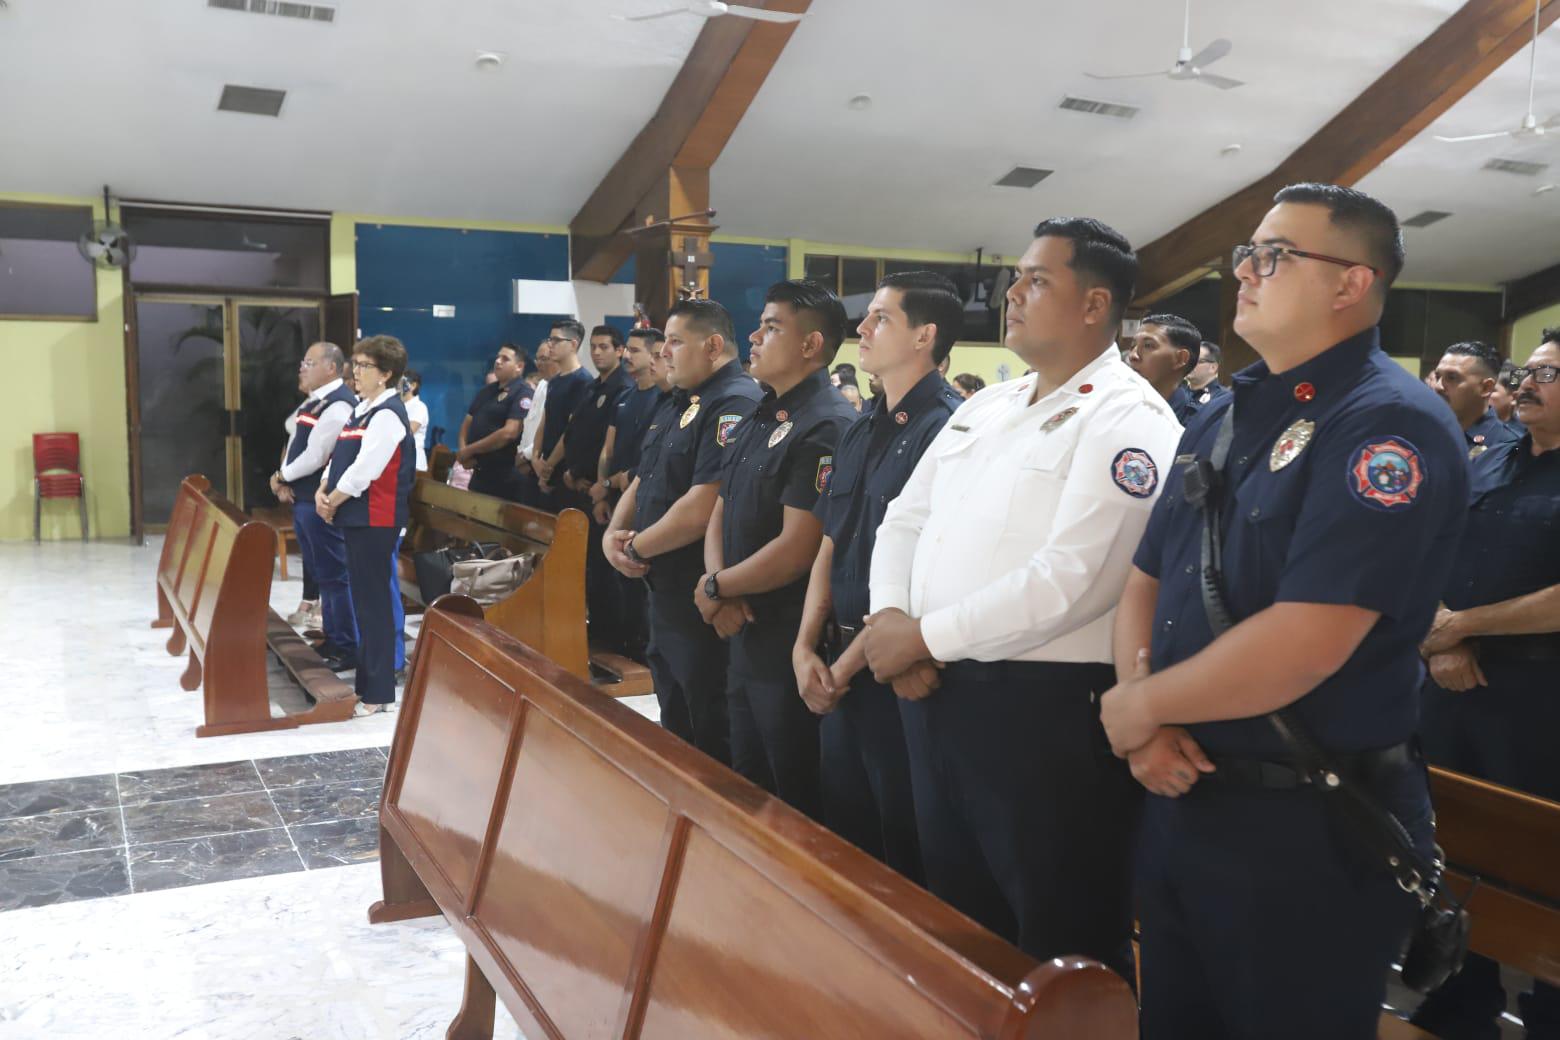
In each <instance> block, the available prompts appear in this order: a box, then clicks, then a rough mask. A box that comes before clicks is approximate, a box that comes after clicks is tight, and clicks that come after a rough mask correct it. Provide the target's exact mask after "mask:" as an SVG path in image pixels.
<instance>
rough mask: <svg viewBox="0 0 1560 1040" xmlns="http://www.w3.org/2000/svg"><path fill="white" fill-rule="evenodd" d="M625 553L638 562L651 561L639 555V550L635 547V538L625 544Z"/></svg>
mask: <svg viewBox="0 0 1560 1040" xmlns="http://www.w3.org/2000/svg"><path fill="white" fill-rule="evenodd" d="M623 555H624V556H627V557H628V558H629V559H630V560H632V561H633V562H635V563H638V564H646V563H649V562H650V561H649V560H647V559H645V558H644V557H643V556H641V555H639V550H638V549H635V548H634V540H633V539H632V538H630V539H629V540H628V544H627V545H625V546H623Z"/></svg>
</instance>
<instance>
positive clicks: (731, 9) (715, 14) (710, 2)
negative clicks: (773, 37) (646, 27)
mask: <svg viewBox="0 0 1560 1040" xmlns="http://www.w3.org/2000/svg"><path fill="white" fill-rule="evenodd" d="M680 14H691V15H695V16H696V17H699V18H719V17H721V16H723V15H735V16H736V17H738V18H751V19H753V20H754V21H755V22H777V23H779V24H781V25H789V24H791V23H792V22H799V21H801V20H802V17H803V16H802V15H799V14H792V13H791V12H789V11H766V10H764V9H763V8H762V7H744V6H743V5H742V4H728V3H723V2H722V0H693V2H691V3H687V4H684V5H683V6H682V7H674V8H671V9H670V10H667V11H657V12H655V13H654V14H634V15H623V14H619V15H613V17H614V18H616V19H617V20H618V21H620V22H648V21H651V20H653V19H656V18H674V17H676V16H677V15H680Z"/></svg>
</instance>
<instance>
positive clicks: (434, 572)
mask: <svg viewBox="0 0 1560 1040" xmlns="http://www.w3.org/2000/svg"><path fill="white" fill-rule="evenodd" d="M502 551H503V550H501V549H500V548H499V545H498V543H497V542H472V543H470V544H468V545H455V546H449V547H447V548H444V549H434V550H433V551H432V552H420V553H413V554H412V569H413V570H414V571H415V572H416V575H417V593H418V595H420V596H421V597H422V601H423V602H424V603H432V602H433V601H434V600H436V599H438V598H439V597H440V596H443V595H445V594H446V593H448V592H449V591H450V584H451V583H452V582H453V581H454V577H455V565H456V564H457V563H460V562H461V561H462V560H479V559H487V558H490V557H492V556H493V555H494V554H495V553H500V552H502Z"/></svg>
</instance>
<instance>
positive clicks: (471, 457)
mask: <svg viewBox="0 0 1560 1040" xmlns="http://www.w3.org/2000/svg"><path fill="white" fill-rule="evenodd" d="M493 375H494V376H495V377H496V378H495V380H494V381H493V382H491V383H487V384H484V385H483V387H482V389H480V390H478V391H477V396H476V397H474V398H473V399H472V401H471V407H470V408H469V409H468V410H467V412H466V418H465V419H464V420H463V421H462V422H461V424H460V450H459V451H457V452H456V453H455V458H456V460H457V461H458V462H459V463H460V464H461V465H462V466H467V467H469V468H470V469H471V484H470V485H469V487H470V490H472V491H475V492H477V493H479V494H483V495H493V496H495V497H497V498H503V499H507V500H508V501H510V502H518V501H520V498H521V494H522V485H521V481H520V473H519V471H518V470H516V469H515V453H516V452H517V451H518V450H519V442H520V431H521V428H522V427H523V426H524V425H525V420H526V417H527V416H528V415H529V414H530V412H531V397H532V390H531V386H530V384H529V383H527V382H526V381H525V361H524V360H523V359H522V358H521V357H520V350H519V348H518V347H516V346H514V345H512V344H509V343H505V344H504V345H503V346H501V347H499V348H498V354H497V356H495V357H494V358H493Z"/></svg>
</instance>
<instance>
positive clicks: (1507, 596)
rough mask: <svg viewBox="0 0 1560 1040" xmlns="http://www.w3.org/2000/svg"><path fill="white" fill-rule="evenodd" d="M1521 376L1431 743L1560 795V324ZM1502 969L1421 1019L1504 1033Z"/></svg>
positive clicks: (1453, 756)
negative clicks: (1518, 433)
mask: <svg viewBox="0 0 1560 1040" xmlns="http://www.w3.org/2000/svg"><path fill="white" fill-rule="evenodd" d="M1543 335H1544V342H1543V344H1542V345H1541V346H1540V347H1539V348H1538V349H1537V350H1535V351H1534V352H1533V356H1532V357H1531V358H1530V359H1529V360H1528V362H1527V364H1526V365H1524V366H1523V367H1521V368H1518V369H1516V370H1515V371H1514V372H1513V373H1512V375H1513V378H1514V380H1515V382H1516V388H1517V389H1516V394H1515V399H1516V414H1517V418H1519V419H1520V420H1521V421H1522V422H1523V423H1524V424H1525V426H1526V427H1527V430H1526V432H1525V433H1524V435H1523V436H1522V437H1521V439H1513V440H1508V441H1500V442H1497V443H1495V444H1492V445H1491V446H1490V448H1489V450H1488V451H1486V452H1484V453H1483V454H1481V455H1480V456H1479V457H1478V458H1476V459H1475V460H1474V461H1473V465H1472V471H1473V498H1472V502H1471V504H1470V507H1469V511H1468V527H1467V529H1466V530H1465V531H1464V532H1463V538H1462V544H1461V545H1460V546H1459V547H1458V549H1457V551H1456V552H1455V553H1453V554H1452V557H1451V558H1452V561H1453V563H1452V574H1451V577H1450V580H1449V581H1448V582H1447V584H1446V593H1445V601H1444V606H1443V608H1442V609H1441V611H1440V612H1439V613H1438V614H1437V615H1436V619H1435V624H1434V626H1433V627H1432V628H1431V630H1430V634H1429V636H1428V637H1427V638H1426V639H1425V641H1424V645H1423V647H1422V650H1423V652H1424V654H1425V656H1426V659H1427V660H1428V662H1429V666H1430V678H1429V680H1427V681H1426V683H1425V686H1424V709H1423V710H1424V721H1423V723H1422V726H1421V737H1422V739H1423V741H1424V747H1425V754H1426V755H1427V756H1428V757H1429V759H1430V761H1432V762H1434V763H1435V764H1436V765H1441V766H1446V767H1447V768H1449V769H1455V770H1457V771H1458V772H1460V773H1467V774H1469V775H1471V776H1477V777H1480V778H1482V779H1485V780H1493V781H1494V782H1496V783H1499V784H1504V785H1505V786H1507V787H1514V788H1517V789H1518V790H1522V791H1526V792H1528V793H1530V794H1536V795H1538V796H1539V797H1541V798H1548V799H1550V800H1551V801H1555V800H1560V759H1557V758H1556V755H1555V750H1554V743H1555V735H1556V734H1557V733H1560V698H1557V697H1556V696H1555V686H1556V684H1555V674H1556V671H1557V669H1560V382H1556V381H1555V379H1556V376H1557V375H1560V328H1554V329H1545V330H1544V334H1543ZM1521 1005H1522V1016H1521V1017H1522V1021H1523V1024H1524V1025H1525V1026H1526V1028H1527V1035H1528V1036H1530V1037H1554V1036H1560V992H1557V991H1556V989H1555V988H1554V987H1553V986H1548V985H1545V984H1544V983H1542V982H1540V983H1539V984H1538V985H1537V986H1536V987H1535V989H1534V991H1533V993H1531V994H1527V995H1524V996H1523V997H1522V998H1521ZM1505 1008H1506V993H1505V990H1504V989H1503V988H1502V987H1501V981H1500V966H1499V965H1497V964H1496V963H1495V962H1494V961H1491V960H1488V959H1486V958H1484V957H1479V956H1476V955H1470V956H1469V958H1468V960H1467V962H1466V963H1465V964H1464V965H1463V970H1462V971H1461V972H1459V973H1458V974H1457V975H1455V976H1453V977H1452V978H1451V979H1450V980H1448V981H1447V983H1446V985H1444V986H1442V987H1441V988H1440V989H1439V990H1437V991H1436V992H1435V993H1432V994H1431V995H1430V996H1429V998H1427V999H1426V1000H1425V1002H1424V1004H1423V1005H1421V1007H1420V1008H1419V1010H1418V1011H1417V1012H1415V1014H1414V1023H1415V1024H1416V1025H1418V1026H1419V1027H1420V1028H1422V1029H1427V1030H1429V1031H1431V1032H1433V1033H1435V1034H1436V1035H1437V1036H1441V1037H1446V1038H1449V1040H1460V1038H1462V1037H1475V1036H1481V1037H1482V1036H1495V1035H1497V1034H1498V1031H1499V1030H1498V1022H1499V1018H1500V1013H1501V1012H1502V1011H1504V1010H1505Z"/></svg>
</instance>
